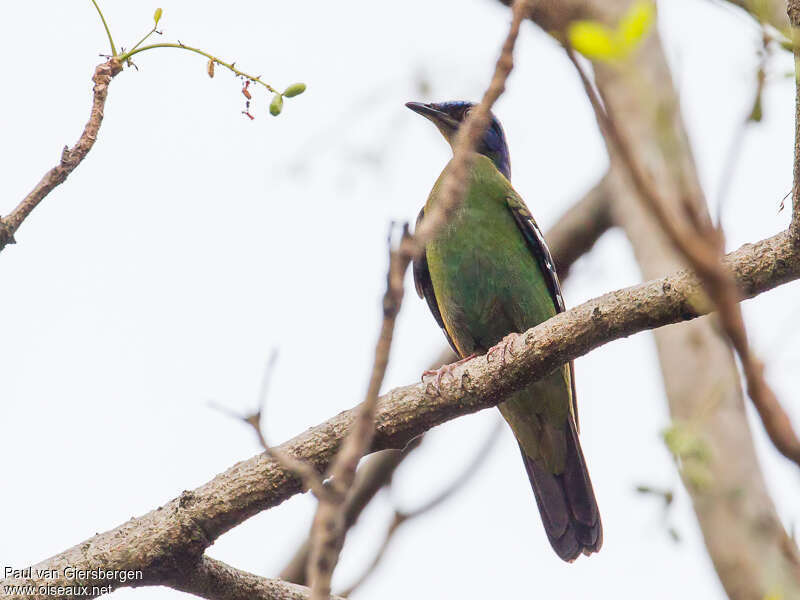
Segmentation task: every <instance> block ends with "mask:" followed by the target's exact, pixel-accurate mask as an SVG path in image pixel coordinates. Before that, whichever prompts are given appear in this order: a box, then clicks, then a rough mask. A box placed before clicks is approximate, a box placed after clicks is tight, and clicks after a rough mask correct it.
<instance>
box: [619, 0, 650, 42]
mask: <svg viewBox="0 0 800 600" xmlns="http://www.w3.org/2000/svg"><path fill="white" fill-rule="evenodd" d="M655 20H656V5H655V4H654V3H653V2H651V1H650V0H637V1H636V2H634V3H633V5H631V7H630V8H629V9H628V12H626V13H625V16H624V17H622V20H621V21H620V22H619V26H618V27H617V41H618V42H619V44H620V46H621V48H622V49H623V51H624V52H625V53H626V54H627V53H630V52H631V50H633V49H634V48H636V47H637V46H638V45H639V44H641V43H642V41H643V40H644V39H645V37H647V34H648V33H650V30H651V29H652V28H653V23H654V22H655Z"/></svg>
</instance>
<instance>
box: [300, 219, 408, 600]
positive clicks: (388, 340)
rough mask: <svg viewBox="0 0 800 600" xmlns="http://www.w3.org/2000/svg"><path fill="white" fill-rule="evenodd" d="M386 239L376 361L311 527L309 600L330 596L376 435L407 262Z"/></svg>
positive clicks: (319, 599) (332, 467)
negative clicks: (350, 499) (351, 500)
mask: <svg viewBox="0 0 800 600" xmlns="http://www.w3.org/2000/svg"><path fill="white" fill-rule="evenodd" d="M408 236H409V233H408V225H405V226H404V228H403V238H404V239H405V238H407V237H408ZM391 244H392V240H391V233H390V235H389V247H390V250H389V272H388V273H387V276H386V293H385V294H384V297H383V321H382V323H381V330H380V335H379V336H378V342H377V344H376V346H375V359H374V362H373V366H372V373H371V375H370V379H369V386H368V388H367V395H366V398H365V399H364V402H362V403H361V406H360V407H359V410H358V413H357V415H356V421H355V423H354V424H353V427H352V429H351V431H350V434H349V435H348V436H347V438H346V439H345V440H344V443H343V444H342V448H341V450H340V451H339V453H338V454H337V455H336V459H335V460H334V461H333V465H332V466H331V468H330V471H329V473H330V476H331V478H332V480H331V481H332V483H331V486H330V487H331V488H333V489H334V490H335V491H336V497H335V498H334V499H333V501H330V499H322V498H320V501H319V505H318V507H317V512H316V514H315V515H314V521H313V523H312V525H311V535H310V539H309V541H310V544H311V551H310V554H309V560H308V565H307V571H308V575H307V578H308V581H309V582H310V584H311V598H312V600H325V599H327V598H328V597H329V596H330V593H331V578H332V577H333V570H334V568H335V567H336V563H337V562H338V560H339V553H340V551H341V548H342V545H343V544H344V537H345V534H346V531H347V527H346V524H345V519H344V499H345V498H346V496H347V494H348V492H349V491H350V489H351V487H352V485H353V481H354V479H355V474H356V467H357V466H358V461H359V460H361V457H362V456H364V454H365V453H366V452H367V450H368V449H369V447H370V445H371V444H372V438H373V436H374V433H375V406H376V404H377V401H378V394H379V393H380V387H381V385H382V384H383V378H384V375H385V374H386V368H387V366H388V364H389V353H390V351H391V347H392V339H393V337H394V326H395V321H396V319H397V314H398V312H399V311H400V306H401V305H402V302H403V293H404V291H403V279H404V277H405V272H406V270H407V268H408V264H409V262H410V257H409V256H407V255H405V254H403V253H401V252H400V250H399V248H398V249H393V248H392V247H391Z"/></svg>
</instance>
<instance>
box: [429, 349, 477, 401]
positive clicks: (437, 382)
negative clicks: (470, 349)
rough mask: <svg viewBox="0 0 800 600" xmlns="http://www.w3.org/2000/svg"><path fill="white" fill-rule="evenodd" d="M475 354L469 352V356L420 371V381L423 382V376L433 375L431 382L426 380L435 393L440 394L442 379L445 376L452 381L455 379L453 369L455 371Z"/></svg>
mask: <svg viewBox="0 0 800 600" xmlns="http://www.w3.org/2000/svg"><path fill="white" fill-rule="evenodd" d="M475 356H476V355H475V354H470V355H469V356H467V357H465V358H462V359H461V360H459V361H456V362H454V363H451V364H449V365H444V366H442V367H439V368H438V369H428V370H427V371H423V372H422V378H421V380H422V382H423V383H424V382H425V377H429V376H435V378H434V380H433V381H432V382H430V381H429V382H428V385H432V386H433V389H434V390H435V391H436V393H437V394H441V392H442V381H443V380H444V378H445V377H450V379H452V380H453V381H455V379H456V377H455V375H453V371H455V369H456V367H458V366H460V365H462V364H464V363H465V362H467V361H468V360H472V359H473V358H475Z"/></svg>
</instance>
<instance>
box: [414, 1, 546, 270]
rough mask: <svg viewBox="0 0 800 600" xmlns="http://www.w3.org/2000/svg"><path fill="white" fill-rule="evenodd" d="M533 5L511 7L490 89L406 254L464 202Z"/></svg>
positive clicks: (460, 136) (461, 132) (464, 128)
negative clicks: (437, 198) (482, 140)
mask: <svg viewBox="0 0 800 600" xmlns="http://www.w3.org/2000/svg"><path fill="white" fill-rule="evenodd" d="M532 4H533V1H532V0H514V3H513V5H512V7H511V26H510V28H509V31H508V35H507V36H506V40H505V42H504V43H503V48H502V50H501V52H500V58H498V59H497V64H496V65H495V70H494V74H493V75H492V80H491V82H490V83H489V87H488V88H487V89H486V92H485V93H484V94H483V98H482V99H481V101H480V103H479V104H478V105H477V106H475V108H473V109H472V111H470V113H469V115H468V116H467V118H466V120H465V121H464V123H463V124H462V125H461V127H459V129H458V132H457V134H456V139H455V142H454V144H453V159H452V160H451V161H450V164H449V165H448V175H447V176H446V177H445V179H444V180H443V181H442V193H441V199H440V201H439V202H437V204H436V206H435V207H434V208H433V209H432V210H431V211H430V212H426V213H425V217H424V218H423V219H422V221H421V222H420V224H419V227H417V229H416V231H415V232H414V236H413V238H410V239H409V240H408V244H407V247H406V252H408V253H409V254H411V255H413V256H419V255H421V254H422V252H423V251H424V249H425V244H427V243H428V242H429V241H430V240H432V239H433V238H434V237H435V236H436V233H437V232H438V231H439V229H440V228H441V227H442V226H443V225H444V224H445V223H446V222H447V221H448V220H449V218H450V215H452V213H453V212H454V211H455V210H456V209H457V208H458V207H459V205H460V204H461V202H462V201H463V198H464V194H465V193H466V191H467V183H468V178H467V174H468V172H469V169H470V167H471V166H472V162H473V160H474V158H475V156H474V149H475V145H476V144H477V143H478V140H479V139H480V137H481V136H482V135H483V133H484V131H486V128H487V127H488V125H489V115H490V112H491V110H492V106H494V103H495V102H496V101H497V99H498V98H499V97H500V96H501V94H502V93H503V92H504V91H505V89H506V80H507V79H508V76H509V75H510V74H511V70H512V69H513V68H514V45H515V44H516V41H517V36H518V35H519V28H520V25H521V24H522V21H523V20H525V19H526V18H527V16H528V14H529V13H530V11H531V5H532Z"/></svg>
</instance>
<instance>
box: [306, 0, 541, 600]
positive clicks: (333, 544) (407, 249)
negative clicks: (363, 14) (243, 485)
mask: <svg viewBox="0 0 800 600" xmlns="http://www.w3.org/2000/svg"><path fill="white" fill-rule="evenodd" d="M528 4H529V0H515V2H514V6H513V9H512V19H511V26H510V28H509V33H508V35H507V37H506V40H505V43H504V44H503V48H502V51H501V53H500V58H499V59H498V60H497V65H496V67H495V72H494V75H493V76H492V80H491V82H490V84H489V87H488V89H487V90H486V93H485V94H484V96H483V99H482V100H481V102H480V103H479V104H478V105H477V106H476V107H475V108H474V109H473V110H472V112H471V113H470V115H469V117H468V118H467V120H466V121H465V123H464V124H463V125H462V126H461V127H460V128H459V131H458V134H457V136H456V141H455V143H454V145H453V160H452V161H451V162H450V164H449V167H448V175H447V176H446V177H445V179H444V181H443V183H442V199H441V202H439V204H438V207H437V209H436V210H432V211H431V215H430V216H428V215H426V217H425V218H424V219H423V221H422V223H420V225H419V227H418V228H417V231H416V232H415V234H414V236H411V235H408V234H407V231H406V232H405V233H406V235H404V236H403V239H402V240H401V242H400V247H399V248H398V249H397V250H395V251H392V252H390V259H389V273H388V276H387V288H386V294H385V295H384V311H383V314H384V317H383V323H382V325H381V333H380V336H379V337H378V344H377V346H376V348H375V361H374V364H373V369H372V375H371V376H370V383H369V388H368V390H367V396H366V399H365V400H364V402H363V403H362V406H361V409H360V410H359V413H358V419H357V421H356V424H355V426H354V428H353V431H352V432H351V434H350V435H349V436H348V437H347V439H346V440H345V442H344V444H343V446H342V449H341V450H340V452H339V455H338V456H337V459H336V460H335V461H334V464H333V467H332V468H331V471H330V475H331V476H332V482H333V483H332V487H334V488H335V489H336V490H337V491H338V493H339V496H340V498H342V499H343V498H344V497H345V496H346V494H347V492H348V490H349V489H350V487H351V486H352V483H353V479H354V477H355V472H356V466H357V465H358V461H359V460H360V458H361V457H362V456H363V455H364V453H365V452H366V451H367V449H368V448H369V446H370V443H371V441H372V437H373V434H374V427H375V426H374V412H375V403H376V402H377V398H378V393H379V391H380V386H381V384H382V382H383V377H384V374H385V372H386V366H387V365H388V360H389V352H390V349H391V344H392V337H393V334H394V325H395V319H396V317H397V312H398V311H399V310H400V306H401V304H402V300H403V279H404V277H405V272H406V270H407V269H408V265H409V263H410V262H411V260H412V258H413V257H415V256H419V255H420V254H421V252H422V251H423V250H424V248H425V244H426V243H427V242H428V241H430V240H431V239H432V238H433V237H434V236H435V235H436V234H437V232H438V231H439V229H440V228H441V227H442V226H443V225H444V224H445V223H446V222H447V221H448V219H449V218H450V216H451V214H452V213H453V211H454V210H455V209H456V208H457V207H458V206H459V205H460V204H461V202H462V200H463V197H464V194H465V193H466V189H467V182H468V178H467V174H468V171H469V168H470V166H471V164H472V160H473V159H474V156H473V152H474V149H475V146H476V144H477V142H478V139H479V138H480V137H481V136H482V135H483V132H484V131H485V130H486V127H487V126H488V124H489V114H490V111H491V108H492V105H493V104H494V102H495V101H496V100H497V98H499V97H500V95H501V94H502V93H503V91H504V90H505V82H506V79H507V78H508V75H509V74H510V73H511V70H512V68H513V66H514V62H513V51H514V44H515V42H516V39H517V35H518V34H519V28H520V24H521V23H522V21H523V20H524V19H525V18H526V17H527V15H528V13H529V6H528ZM342 506H343V501H340V502H338V503H331V502H323V501H320V503H319V506H318V508H317V513H316V515H315V516H314V522H313V523H312V526H311V538H310V540H311V555H310V560H309V561H308V580H309V582H310V583H311V593H312V600H325V599H326V598H328V596H329V595H330V590H331V588H330V585H331V578H332V576H333V570H334V568H335V567H336V563H337V562H338V560H339V553H340V552H341V548H342V545H343V543H344V537H345V534H346V527H345V524H344V518H343V511H342Z"/></svg>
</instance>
